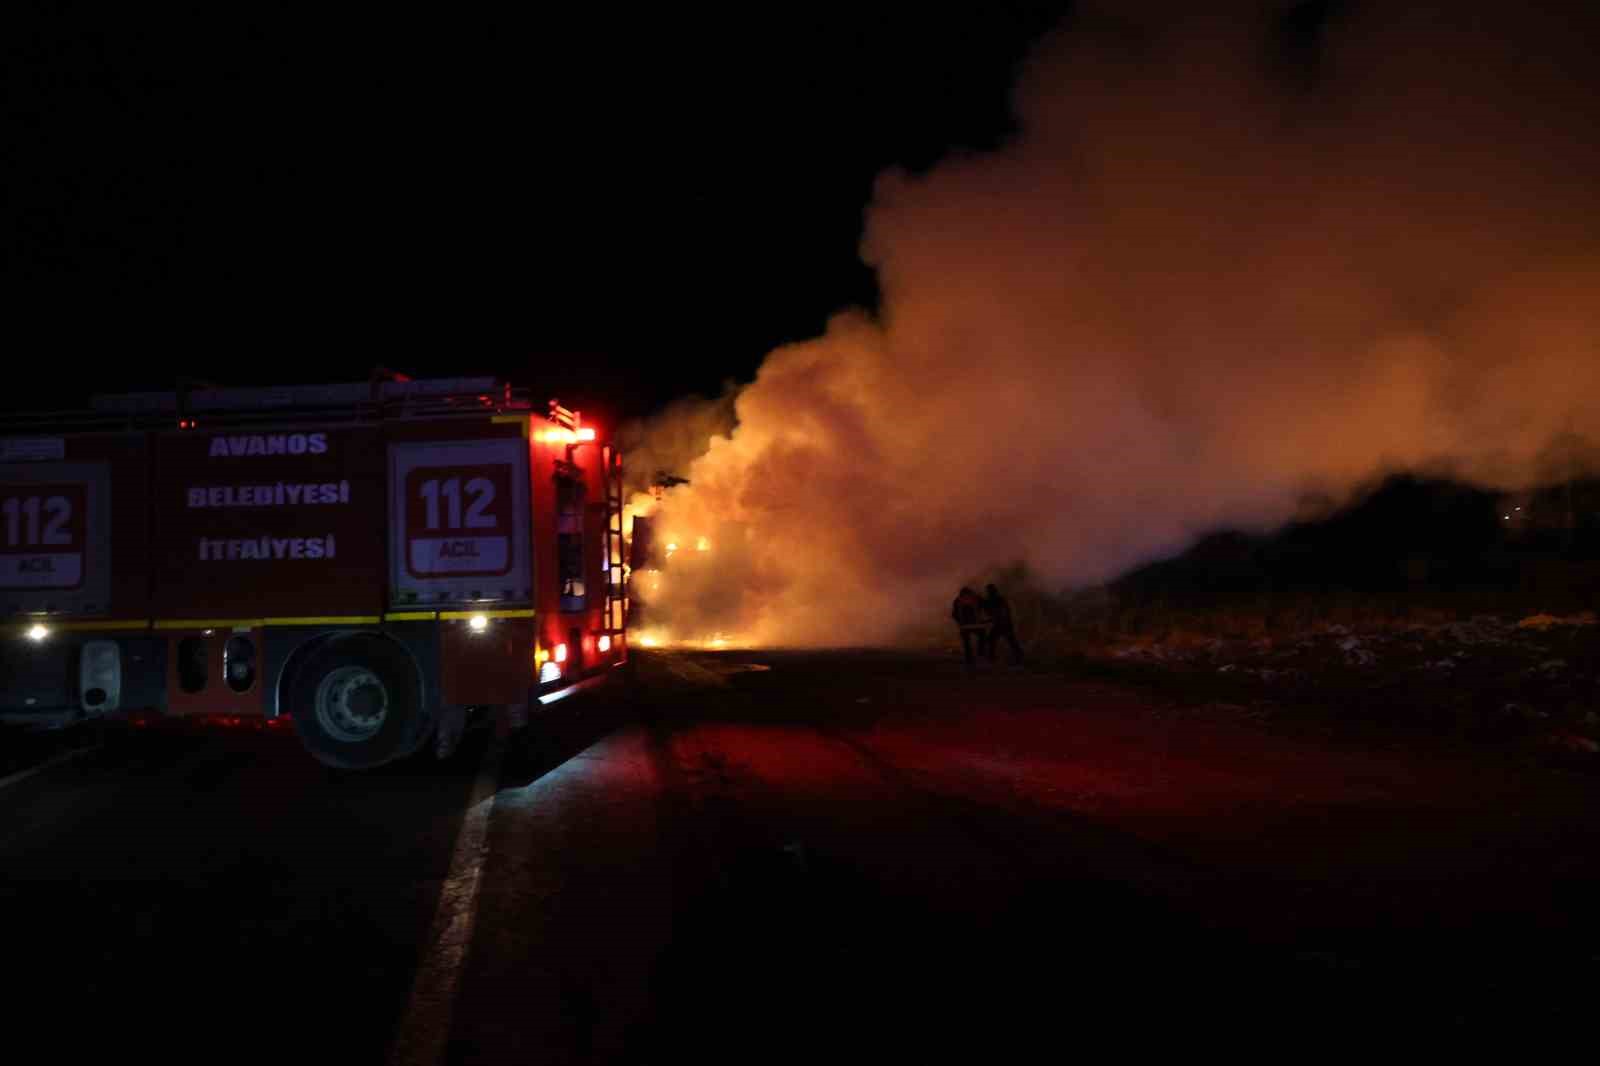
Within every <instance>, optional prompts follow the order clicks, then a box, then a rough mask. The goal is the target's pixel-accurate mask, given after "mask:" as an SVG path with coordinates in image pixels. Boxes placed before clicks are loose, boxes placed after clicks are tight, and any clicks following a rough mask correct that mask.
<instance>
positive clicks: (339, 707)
mask: <svg viewBox="0 0 1600 1066" xmlns="http://www.w3.org/2000/svg"><path fill="white" fill-rule="evenodd" d="M285 697H286V700H285V702H286V708H285V709H286V710H288V712H289V713H290V714H291V715H292V716H293V717H294V725H295V731H296V732H297V733H299V734H300V741H301V743H303V744H304V745H305V746H306V750H308V751H309V752H311V754H312V755H313V756H315V757H316V759H317V760H318V761H319V762H321V763H323V764H324V765H327V766H333V767H338V768H340V769H345V770H366V769H370V768H372V767H374V766H381V765H382V764H384V763H386V762H391V761H393V760H395V759H398V758H402V757H404V756H406V755H408V754H410V753H411V752H413V751H415V750H416V749H417V748H418V746H419V745H420V744H421V743H422V741H423V739H424V738H425V736H426V728H427V724H428V723H427V716H426V715H425V714H424V713H423V707H422V692H421V685H420V683H419V681H418V679H417V671H416V667H415V666H414V665H413V664H412V662H411V657H410V656H409V655H407V654H406V652H405V650H404V649H402V648H401V647H400V646H399V645H397V644H395V643H393V642H392V641H389V640H385V639H384V638H382V637H377V636H371V635H368V634H360V635H356V636H349V637H339V638H335V639H334V640H331V641H329V642H327V643H326V644H322V645H320V646H318V647H316V648H315V649H313V650H312V651H311V652H309V653H308V657H307V658H306V659H305V661H304V662H302V663H301V664H300V665H299V666H298V667H297V668H296V669H295V671H294V673H293V675H292V676H291V677H290V679H289V683H288V685H287V687H286V690H285Z"/></svg>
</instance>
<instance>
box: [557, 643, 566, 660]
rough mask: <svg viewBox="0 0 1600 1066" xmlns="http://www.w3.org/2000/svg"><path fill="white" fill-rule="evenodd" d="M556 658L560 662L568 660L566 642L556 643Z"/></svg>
mask: <svg viewBox="0 0 1600 1066" xmlns="http://www.w3.org/2000/svg"><path fill="white" fill-rule="evenodd" d="M555 659H556V662H558V663H564V662H566V661H567V646H566V645H565V644H557V645H556V655H555Z"/></svg>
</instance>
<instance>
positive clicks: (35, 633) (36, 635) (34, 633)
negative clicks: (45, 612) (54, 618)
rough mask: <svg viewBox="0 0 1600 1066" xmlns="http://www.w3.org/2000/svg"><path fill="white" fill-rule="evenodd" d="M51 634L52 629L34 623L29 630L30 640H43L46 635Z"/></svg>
mask: <svg viewBox="0 0 1600 1066" xmlns="http://www.w3.org/2000/svg"><path fill="white" fill-rule="evenodd" d="M49 635H50V630H49V629H47V628H45V627H44V626H41V625H34V626H33V627H32V628H31V629H29V630H28V639H29V640H34V641H38V640H43V639H44V638H45V637H48V636H49Z"/></svg>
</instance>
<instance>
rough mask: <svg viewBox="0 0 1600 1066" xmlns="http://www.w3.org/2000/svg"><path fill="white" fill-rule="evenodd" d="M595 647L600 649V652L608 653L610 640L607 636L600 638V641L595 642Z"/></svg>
mask: <svg viewBox="0 0 1600 1066" xmlns="http://www.w3.org/2000/svg"><path fill="white" fill-rule="evenodd" d="M597 646H598V647H599V648H600V650H601V651H610V650H611V638H610V637H609V636H602V637H601V638H600V640H599V641H598V642H597Z"/></svg>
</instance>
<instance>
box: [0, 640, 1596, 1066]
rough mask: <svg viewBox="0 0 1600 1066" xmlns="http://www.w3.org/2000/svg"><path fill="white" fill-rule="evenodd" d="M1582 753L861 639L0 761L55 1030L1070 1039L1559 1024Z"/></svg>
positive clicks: (1383, 1032)
mask: <svg viewBox="0 0 1600 1066" xmlns="http://www.w3.org/2000/svg"><path fill="white" fill-rule="evenodd" d="M1597 785H1600V782H1597V781H1596V780H1595V779H1594V778H1592V777H1585V776H1581V775H1573V774H1569V773H1557V772H1552V771H1549V770H1542V769H1536V768H1528V767H1518V766H1514V765H1511V764H1508V763H1507V762H1505V761H1504V760H1500V759H1496V758H1494V757H1489V756H1484V757H1476V756H1471V755H1469V754H1463V753H1460V752H1456V753H1446V752H1443V751H1427V752H1421V751H1417V750H1415V749H1413V748H1403V749H1402V748H1391V749H1388V750H1384V749H1381V748H1376V747H1373V746H1372V745H1370V744H1367V745H1365V746H1353V745H1348V744H1346V745H1337V744H1331V743H1328V742H1317V741H1312V740H1307V739H1304V738H1301V739H1295V738H1290V737H1285V736H1280V735H1274V734H1272V733H1268V732H1265V731H1263V730H1260V729H1256V728H1251V727H1248V726H1246V725H1243V724H1239V723H1232V722H1229V721H1227V720H1224V719H1219V718H1217V717H1216V716H1214V715H1208V714H1205V713H1202V712H1201V711H1200V710H1199V709H1197V708H1184V707H1181V706H1174V705H1171V704H1169V703H1165V702H1162V701H1160V700H1158V699H1156V698H1154V697H1152V696H1150V695H1149V694H1147V693H1143V692H1141V691H1139V690H1135V689H1129V688H1120V687H1116V686H1113V685H1109V684H1104V683H1093V682H1088V681H1085V680H1082V679H1077V678H1072V677H1062V676H1052V675H1048V674H1041V673H1021V672H1008V671H1004V670H1000V671H996V672H994V673H992V674H989V675H986V676H983V677H980V678H978V679H966V678H963V677H962V676H961V674H960V671H959V668H958V666H957V665H956V664H955V663H952V662H949V661H946V660H939V659H929V658H923V657H916V656H907V655H896V654H888V653H881V654H876V653H834V654H822V653H817V654H800V653H759V652H742V653H733V652H728V653H717V654H711V653H707V654H660V655H653V656H649V657H647V658H645V659H643V660H641V662H640V664H639V669H638V671H637V676H636V678H635V679H634V680H633V681H632V682H631V683H629V684H627V685H623V684H617V685H612V686H607V687H605V688H602V689H600V690H597V691H594V692H589V693H584V694H582V695H579V696H576V697H574V698H572V699H570V700H565V701H562V702H559V703H556V704H553V705H551V706H550V707H548V708H544V709H542V710H541V711H540V712H539V715H538V716H536V718H535V720H534V724H533V725H532V726H531V727H530V728H529V729H528V730H526V731H525V732H523V733H519V734H514V735H512V736H510V737H502V738H499V739H497V738H496V737H494V736H493V735H492V734H490V733H487V732H485V733H482V734H478V735H476V736H474V737H472V738H470V739H469V742H468V744H467V746H466V748H465V750H463V752H462V753H461V754H460V755H459V756H458V757H457V758H456V759H455V760H454V761H452V762H450V763H446V764H443V765H437V764H431V763H427V762H423V761H417V762H411V763H406V764H402V765H398V766H394V767H390V768H386V769H384V770H382V771H380V772H377V773H368V774H349V773H340V772H334V771H329V770H326V769H324V768H322V767H320V766H318V765H317V764H315V763H313V762H312V761H310V759H309V758H307V757H306V756H305V755H304V754H303V753H302V752H301V751H300V750H299V748H298V745H297V743H296V741H295V740H294V738H293V737H292V736H291V735H278V734H259V733H249V734H245V735H231V734H224V735H203V736H188V735H183V736H167V735H148V734H146V733H139V732H135V733H131V734H113V735H111V736H110V737H109V738H108V739H107V741H106V743H105V744H104V745H103V746H102V747H100V748H98V749H96V750H94V751H91V752H89V753H87V754H85V755H83V756H80V757H78V758H75V759H72V760H69V761H66V762H63V763H61V764H60V765H57V766H52V767H50V768H49V769H47V770H45V771H43V772H41V773H38V774H35V775H33V776H32V777H29V778H27V779H26V780H22V781H20V782H17V783H14V784H11V785H9V786H7V787H5V788H4V789H3V790H0V869H3V880H0V935H3V939H0V950H3V952H4V964H5V971H4V972H5V978H4V999H3V1002H4V1003H6V1005H7V1008H8V1013H9V1014H10V1015H11V1017H12V1019H13V1021H12V1023H11V1025H10V1026H8V1030H9V1034H8V1035H9V1036H10V1037H11V1038H12V1039H13V1040H14V1041H22V1042H24V1043H26V1044H28V1045H30V1046H32V1045H34V1038H39V1040H41V1041H42V1042H43V1043H42V1044H41V1045H40V1046H48V1047H50V1048H51V1049H52V1052H51V1054H52V1057H54V1058H62V1059H68V1060H77V1059H79V1058H82V1057H85V1056H86V1055H87V1054H88V1053H89V1052H90V1051H91V1049H95V1050H102V1051H103V1050H105V1049H106V1048H107V1047H108V1046H109V1047H110V1048H111V1049H113V1050H120V1051H121V1052H123V1053H132V1052H134V1051H137V1052H138V1053H139V1054H140V1055H141V1057H142V1056H143V1055H145V1054H150V1055H157V1054H158V1055H160V1056H161V1057H162V1058H163V1059H165V1060H166V1061H190V1060H198V1059H204V1060H207V1061H232V1060H236V1059H239V1058H242V1057H263V1058H264V1057H273V1058H279V1057H281V1056H283V1055H296V1056H300V1057H301V1058H302V1059H304V1058H307V1057H311V1056H314V1057H315V1060H316V1061H328V1062H350V1063H428V1064H432V1063H513V1062H515V1063H585V1062H639V1063H646V1062H667V1061H679V1060H690V1059H694V1060H700V1061H707V1060H709V1061H717V1062H723V1061H726V1062H764V1061H775V1060H776V1061H800V1060H815V1059H817V1058H818V1057H819V1056H825V1057H827V1058H840V1057H848V1058H850V1059H855V1058H860V1057H864V1056H867V1055H869V1054H875V1055H880V1056H892V1057H893V1058H894V1059H895V1060H902V1059H910V1058H913V1057H919V1058H921V1057H928V1056H937V1057H938V1058H940V1059H941V1060H942V1059H947V1058H949V1057H951V1056H954V1055H962V1056H967V1055H977V1056H981V1057H982V1059H983V1060H984V1061H1015V1060H1018V1059H1021V1058H1022V1057H1024V1056H1026V1057H1028V1058H1030V1059H1031V1058H1035V1057H1039V1056H1041V1055H1048V1056H1050V1057H1053V1058H1054V1057H1064V1056H1065V1055H1067V1054H1071V1053H1074V1052H1077V1051H1084V1050H1087V1049H1088V1048H1090V1047H1091V1046H1092V1047H1103V1046H1106V1044H1105V1042H1107V1041H1110V1042H1111V1044H1110V1046H1111V1047H1114V1048H1121V1049H1123V1050H1125V1051H1137V1050H1144V1049H1150V1048H1154V1047H1158V1046H1173V1047H1178V1048H1187V1049H1189V1050H1191V1051H1192V1050H1195V1049H1198V1048H1202V1047H1206V1046H1212V1047H1217V1048H1233V1049H1238V1048H1240V1047H1242V1046H1244V1045H1246V1044H1251V1043H1260V1044H1262V1045H1264V1046H1265V1047H1267V1048H1269V1049H1271V1048H1277V1049H1280V1050H1281V1049H1288V1048H1304V1047H1305V1046H1306V1043H1305V1041H1306V1039H1307V1037H1308V1036H1312V1037H1314V1046H1318V1047H1320V1046H1325V1045H1327V1044H1328V1043H1330V1042H1337V1041H1340V1040H1344V1039H1353V1040H1357V1041H1365V1042H1368V1044H1369V1045H1370V1042H1371V1041H1372V1040H1373V1039H1375V1038H1390V1037H1393V1036H1395V1035H1398V1034H1402V1033H1406V1034H1411V1035H1415V1036H1419V1037H1423V1038H1426V1039H1429V1040H1437V1039H1439V1038H1440V1037H1466V1038H1472V1039H1476V1038H1479V1037H1481V1036H1483V1035H1488V1034H1491V1033H1494V1034H1499V1033H1512V1034H1540V1035H1551V1034H1559V1033H1561V1032H1563V1031H1577V1030H1579V1029H1582V1028H1584V1027H1585V1025H1586V1019H1587V1018H1588V1017H1589V1015H1590V1010H1591V1004H1592V1002H1593V989H1594V988H1595V987H1597V986H1600V981H1597V979H1600V949H1597V948H1596V947H1595V946H1594V945H1595V944H1596V941H1595V940H1594V934H1595V932H1596V925H1597V922H1596V917H1595V916H1596V911H1597V907H1596V900H1597V898H1600V897H1597V894H1596V889H1597V888H1600V848H1597V847H1596V845H1597V843H1600V823H1597V820H1596V817H1595V811H1596V804H1595V801H1596V799H1597V798H1600V787H1597Z"/></svg>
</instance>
